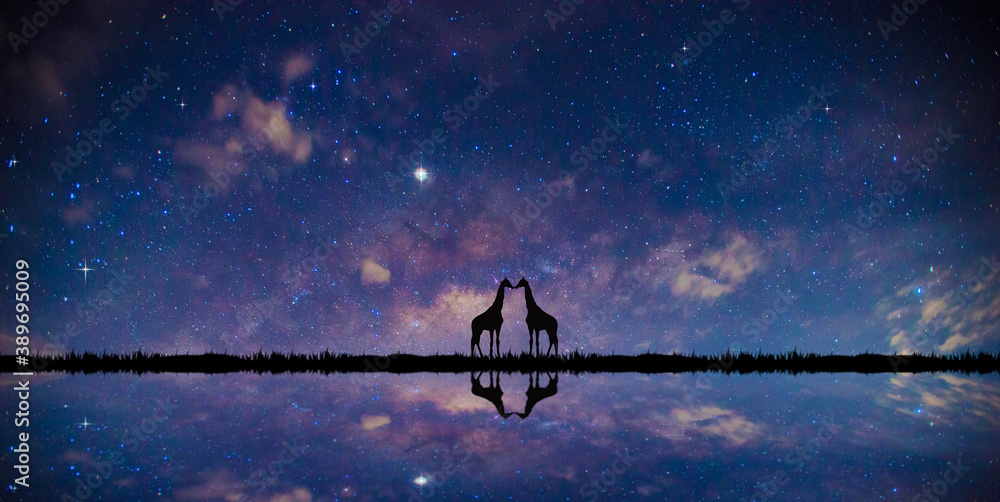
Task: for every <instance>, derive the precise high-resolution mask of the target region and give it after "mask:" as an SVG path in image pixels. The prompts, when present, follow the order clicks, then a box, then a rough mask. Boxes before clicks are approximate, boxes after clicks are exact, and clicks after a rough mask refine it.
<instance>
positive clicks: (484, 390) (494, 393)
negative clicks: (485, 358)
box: [469, 371, 514, 418]
mask: <svg viewBox="0 0 1000 502" xmlns="http://www.w3.org/2000/svg"><path fill="white" fill-rule="evenodd" d="M482 376H483V372H482V371H480V372H479V375H476V374H475V373H474V372H469V380H470V381H471V382H472V394H473V395H476V396H479V397H481V398H483V399H485V400H487V401H489V402H491V403H493V406H496V407H497V413H499V414H500V416H501V417H503V418H507V417H509V416H511V415H513V414H514V412H513V411H504V409H503V400H502V399H501V397H503V389H501V388H500V373H497V378H496V385H495V386H494V384H493V372H492V371H490V385H489V387H483V384H482V382H481V381H480V380H479V379H480V377H482Z"/></svg>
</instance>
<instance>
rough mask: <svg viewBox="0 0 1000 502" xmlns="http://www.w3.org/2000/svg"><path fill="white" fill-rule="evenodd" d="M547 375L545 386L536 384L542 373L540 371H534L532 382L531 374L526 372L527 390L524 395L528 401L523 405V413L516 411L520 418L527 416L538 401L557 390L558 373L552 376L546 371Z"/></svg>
mask: <svg viewBox="0 0 1000 502" xmlns="http://www.w3.org/2000/svg"><path fill="white" fill-rule="evenodd" d="M546 374H547V375H548V376H549V383H548V384H547V385H546V386H545V387H539V386H538V378H539V377H540V376H541V375H542V374H541V372H538V373H534V374H533V375H534V382H532V379H531V378H532V374H530V373H529V374H528V390H527V391H525V393H524V394H525V395H526V396H528V402H527V403H526V404H525V405H524V413H518V414H517V416H519V417H521V418H528V415H530V414H531V409H532V408H534V407H535V405H536V404H538V402H539V401H541V400H542V399H545V398H547V397H552V396H554V395H556V392H558V389H557V387H558V385H559V373H556V374H555V376H552V373H548V372H546Z"/></svg>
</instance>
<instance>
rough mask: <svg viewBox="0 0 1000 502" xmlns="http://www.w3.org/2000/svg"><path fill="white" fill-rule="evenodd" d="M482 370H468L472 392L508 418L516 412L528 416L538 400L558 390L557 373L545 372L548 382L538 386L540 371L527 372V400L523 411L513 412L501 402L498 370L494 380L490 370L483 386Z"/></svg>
mask: <svg viewBox="0 0 1000 502" xmlns="http://www.w3.org/2000/svg"><path fill="white" fill-rule="evenodd" d="M483 373H484V372H483V371H480V372H479V373H478V374H476V372H474V371H472V372H469V381H470V382H472V394H473V395H475V396H479V397H481V398H483V399H485V400H487V401H489V402H490V403H493V406H496V408H497V413H499V414H500V416H501V417H503V418H505V419H506V418H509V417H510V416H511V415H514V414H516V415H517V416H519V417H521V419H522V420H523V419H525V418H528V415H530V414H531V410H533V409H534V408H535V405H536V404H538V402H539V401H541V400H543V399H546V398H549V397H552V396H554V395H556V393H557V392H558V385H559V373H555V374H553V373H549V372H545V374H546V375H548V377H549V383H548V384H546V385H545V387H539V386H538V381H539V378H540V377H541V375H542V372H540V371H538V372H535V373H529V374H528V390H527V391H525V393H524V394H525V395H526V396H527V397H528V401H527V402H526V403H525V405H524V412H523V413H515V412H513V411H506V409H505V408H504V404H503V399H502V398H503V389H501V388H500V372H497V375H496V379H495V380H494V377H493V371H490V372H489V374H490V384H489V386H487V387H484V386H483V384H482V381H481V380H480V378H482V376H483Z"/></svg>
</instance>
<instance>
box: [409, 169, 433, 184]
mask: <svg viewBox="0 0 1000 502" xmlns="http://www.w3.org/2000/svg"><path fill="white" fill-rule="evenodd" d="M413 176H414V177H416V178H417V181H419V182H420V184H421V185H423V184H424V181H427V180H428V179H430V177H431V175H430V173H428V172H427V170H426V169H424V168H422V167H419V168H417V170H416V171H414V173H413Z"/></svg>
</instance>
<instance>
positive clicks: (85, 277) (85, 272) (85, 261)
mask: <svg viewBox="0 0 1000 502" xmlns="http://www.w3.org/2000/svg"><path fill="white" fill-rule="evenodd" d="M77 270H79V271H81V272H83V282H84V284H86V283H87V272H90V271H92V270H94V269H92V268H87V260H83V268H78V269H77Z"/></svg>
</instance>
